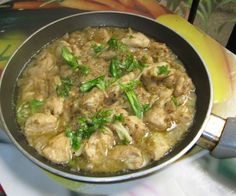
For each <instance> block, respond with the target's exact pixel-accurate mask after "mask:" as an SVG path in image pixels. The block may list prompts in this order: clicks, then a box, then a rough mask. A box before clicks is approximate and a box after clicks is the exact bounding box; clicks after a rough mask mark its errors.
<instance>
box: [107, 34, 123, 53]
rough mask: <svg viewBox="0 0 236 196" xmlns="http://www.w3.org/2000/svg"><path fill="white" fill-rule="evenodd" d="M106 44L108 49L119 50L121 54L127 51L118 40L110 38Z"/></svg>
mask: <svg viewBox="0 0 236 196" xmlns="http://www.w3.org/2000/svg"><path fill="white" fill-rule="evenodd" d="M107 44H108V45H109V49H111V50H119V51H121V52H126V51H127V46H126V45H125V44H123V43H122V42H120V41H119V40H118V39H116V38H115V37H112V38H111V39H110V40H109V41H108V42H107Z"/></svg>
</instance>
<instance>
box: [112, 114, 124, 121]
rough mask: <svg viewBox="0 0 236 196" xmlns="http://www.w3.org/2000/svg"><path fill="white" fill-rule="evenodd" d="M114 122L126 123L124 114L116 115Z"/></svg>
mask: <svg viewBox="0 0 236 196" xmlns="http://www.w3.org/2000/svg"><path fill="white" fill-rule="evenodd" d="M113 122H124V115H123V114H120V115H114V117H113Z"/></svg>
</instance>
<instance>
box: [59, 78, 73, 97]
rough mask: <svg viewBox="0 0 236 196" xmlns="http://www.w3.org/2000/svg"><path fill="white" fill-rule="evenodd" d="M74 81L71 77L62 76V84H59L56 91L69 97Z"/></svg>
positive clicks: (62, 95)
mask: <svg viewBox="0 0 236 196" xmlns="http://www.w3.org/2000/svg"><path fill="white" fill-rule="evenodd" d="M72 85H73V83H72V81H71V80H70V79H69V78H62V79H61V84H60V85H57V87H56V92H57V95H58V96H61V97H68V96H69V93H70V90H71V87H72Z"/></svg>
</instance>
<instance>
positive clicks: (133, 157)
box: [111, 145, 144, 170]
mask: <svg viewBox="0 0 236 196" xmlns="http://www.w3.org/2000/svg"><path fill="white" fill-rule="evenodd" d="M111 157H112V159H114V160H117V161H121V162H123V163H124V164H125V165H126V166H127V168H128V169H132V170H133V169H138V168H141V167H142V166H143V165H144V159H143V156H142V153H141V151H140V150H139V149H138V148H136V147H134V146H126V145H117V146H115V147H114V148H113V149H112V151H111Z"/></svg>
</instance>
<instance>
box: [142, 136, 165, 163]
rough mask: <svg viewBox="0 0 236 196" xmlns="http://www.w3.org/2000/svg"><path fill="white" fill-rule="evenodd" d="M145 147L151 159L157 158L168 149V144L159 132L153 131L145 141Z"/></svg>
mask: <svg viewBox="0 0 236 196" xmlns="http://www.w3.org/2000/svg"><path fill="white" fill-rule="evenodd" d="M145 144H146V149H147V151H148V154H149V156H150V158H151V159H153V160H155V161H156V160H159V159H160V158H161V157H163V156H164V155H165V153H167V152H168V151H169V144H168V142H167V141H166V139H165V137H164V136H163V135H161V134H160V133H154V134H152V135H151V137H149V138H148V139H147V141H146V143H145Z"/></svg>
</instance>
